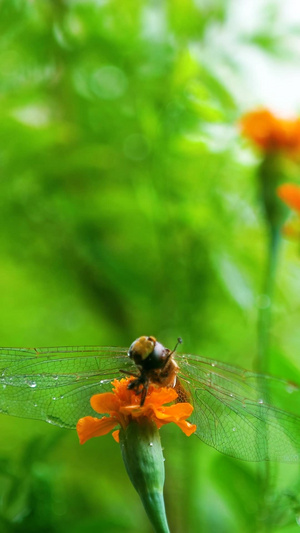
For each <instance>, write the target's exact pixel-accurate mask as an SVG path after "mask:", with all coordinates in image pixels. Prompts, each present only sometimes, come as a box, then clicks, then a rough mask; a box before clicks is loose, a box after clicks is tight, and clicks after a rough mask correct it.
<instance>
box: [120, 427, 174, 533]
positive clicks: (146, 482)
mask: <svg viewBox="0 0 300 533" xmlns="http://www.w3.org/2000/svg"><path fill="white" fill-rule="evenodd" d="M120 446H121V452H122V457H123V461H124V464H125V467H126V470H127V473H128V475H129V478H130V481H131V482H132V484H133V486H134V488H135V489H136V491H137V492H138V494H139V496H140V498H141V500H142V503H143V505H144V508H145V511H146V513H147V515H148V517H149V519H150V521H151V523H152V525H153V527H154V529H155V531H156V533H170V530H169V526H168V522H167V517H166V511H165V503H164V497H163V486H164V481H165V467H164V458H163V453H162V448H161V442H160V436H159V432H158V429H157V427H156V425H155V424H154V422H152V421H151V420H149V419H147V418H145V419H144V420H143V421H141V419H140V421H139V423H137V422H135V421H132V422H130V424H129V425H128V426H127V427H126V429H125V430H124V429H121V430H120Z"/></svg>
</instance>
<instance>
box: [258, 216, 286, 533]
mask: <svg viewBox="0 0 300 533" xmlns="http://www.w3.org/2000/svg"><path fill="white" fill-rule="evenodd" d="M268 237H269V243H268V257H267V265H266V270H265V279H264V285H263V287H264V288H263V294H262V302H261V306H260V311H259V315H258V353H257V364H256V367H257V371H258V373H259V374H262V373H267V372H268V370H269V352H270V330H271V322H272V303H273V295H274V286H275V277H276V270H277V260H278V252H279V245H280V226H272V225H269V235H268ZM260 393H261V396H262V397H263V398H264V400H265V401H268V391H267V390H261V391H260ZM265 431H266V432H267V431H268V430H267V428H265ZM266 446H267V445H266ZM270 476H271V471H270V463H269V462H268V461H267V462H265V463H263V464H261V465H259V467H258V482H259V507H260V513H259V516H260V526H261V530H262V531H265V532H268V531H270V526H269V523H268V511H267V508H268V498H269V495H270ZM266 511H267V512H266Z"/></svg>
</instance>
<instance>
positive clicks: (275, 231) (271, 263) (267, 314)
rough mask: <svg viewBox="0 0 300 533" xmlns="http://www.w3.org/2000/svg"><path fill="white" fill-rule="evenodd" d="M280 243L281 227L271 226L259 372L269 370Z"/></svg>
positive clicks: (261, 318)
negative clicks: (273, 304)
mask: <svg viewBox="0 0 300 533" xmlns="http://www.w3.org/2000/svg"><path fill="white" fill-rule="evenodd" d="M279 244H280V227H270V229H269V245H268V258H267V266H266V271H265V279H264V284H263V293H262V295H261V298H262V301H261V305H260V308H259V315H258V347H257V363H256V369H257V371H258V372H259V373H262V374H263V373H265V372H268V369H269V346H270V329H271V321H272V303H273V293H274V285H275V277H276V267H277V259H278V251H279Z"/></svg>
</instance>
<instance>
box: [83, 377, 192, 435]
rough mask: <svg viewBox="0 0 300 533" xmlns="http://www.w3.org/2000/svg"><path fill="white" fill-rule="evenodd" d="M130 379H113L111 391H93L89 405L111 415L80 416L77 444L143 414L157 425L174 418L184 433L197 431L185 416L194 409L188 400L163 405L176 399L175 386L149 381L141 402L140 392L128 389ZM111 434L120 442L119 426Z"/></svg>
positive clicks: (143, 417) (139, 419) (98, 411)
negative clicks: (98, 392) (154, 383)
mask: <svg viewBox="0 0 300 533" xmlns="http://www.w3.org/2000/svg"><path fill="white" fill-rule="evenodd" d="M130 381H131V379H130V378H124V379H121V380H118V379H115V380H114V381H112V385H113V392H105V393H103V394H95V395H94V396H92V397H91V400H90V401H91V406H92V408H93V409H94V410H95V411H96V412H97V413H99V414H104V413H109V415H110V416H109V417H103V418H100V419H99V418H94V417H92V416H86V417H84V418H81V419H80V420H79V421H78V423H77V426H76V429H77V433H78V436H79V440H80V444H84V443H85V442H86V441H87V440H89V439H91V438H92V437H100V436H101V435H106V433H109V432H110V431H111V430H112V429H114V428H115V427H116V426H117V425H120V426H121V427H122V428H123V429H125V428H126V426H127V425H128V424H129V423H130V422H131V421H132V420H135V421H136V422H139V421H142V420H145V418H148V419H150V420H152V421H153V422H154V423H155V424H156V426H157V427H158V428H160V427H161V426H163V425H164V424H169V423H170V422H175V424H177V426H179V427H180V429H181V430H182V431H183V432H184V433H185V434H186V435H187V436H190V435H191V434H192V433H194V431H196V426H195V424H190V422H187V420H186V418H188V417H189V416H190V415H191V413H192V411H193V406H192V405H191V404H189V403H177V404H173V405H168V406H165V405H164V404H166V403H170V402H174V400H176V398H177V392H176V391H175V390H174V389H172V388H167V387H157V386H155V385H153V384H151V385H150V386H149V389H148V393H147V396H146V400H145V403H144V405H142V406H141V405H140V404H141V398H140V396H139V395H137V394H136V393H135V391H133V390H129V389H128V383H130ZM113 437H114V439H115V440H116V441H117V442H119V430H117V431H114V432H113Z"/></svg>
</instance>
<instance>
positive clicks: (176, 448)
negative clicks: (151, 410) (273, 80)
mask: <svg viewBox="0 0 300 533" xmlns="http://www.w3.org/2000/svg"><path fill="white" fill-rule="evenodd" d="M262 3H263V4H264V7H265V12H264V15H265V18H264V19H262V18H260V23H257V26H256V28H254V29H253V32H252V33H251V32H250V33H251V34H250V33H248V34H244V35H243V34H239V32H238V29H237V28H235V27H234V25H233V24H232V22H231V23H230V20H231V19H232V11H233V10H234V9H238V6H237V4H236V2H234V1H230V2H226V1H225V0H224V1H222V0H212V1H210V2H209V1H198V2H197V1H193V0H189V1H186V2H183V1H180V0H176V1H174V0H172V1H166V2H158V1H157V2H156V1H154V0H153V1H146V0H145V1H142V0H141V1H132V0H124V1H123V2H118V1H116V0H115V1H114V0H111V1H109V0H108V1H105V0H103V1H96V0H94V1H75V0H73V1H70V2H67V1H62V0H53V1H48V2H38V1H34V0H32V1H31V2H27V1H25V0H1V1H0V46H1V54H0V68H1V79H0V95H1V106H0V139H1V143H0V206H1V207H0V209H1V225H0V250H1V261H0V291H1V303H2V305H1V310H0V332H1V345H3V346H5V345H8V346H16V345H17V346H28V345H30V346H32V345H36V346H38V345H40V346H42V345H44V346H45V345H46V346H47V345H60V344H62V345H73V344H74V345H76V344H93V343H94V344H103V345H105V344H108V345H112V344H114V345H123V346H128V345H129V344H130V343H131V342H132V340H134V339H135V338H136V337H138V336H139V335H141V334H153V335H155V336H156V337H157V338H159V339H160V340H161V341H162V342H163V343H164V344H165V345H167V346H170V347H172V346H173V345H174V343H175V340H176V338H177V337H178V336H179V335H180V336H182V337H183V339H184V348H183V349H184V351H188V352H194V353H197V352H198V353H203V354H204V355H206V356H208V357H214V358H217V359H221V360H223V361H228V362H230V363H237V364H240V365H242V366H245V367H248V368H251V366H252V364H253V361H254V360H255V356H256V327H257V313H258V309H259V307H260V305H263V298H261V287H262V280H263V278H264V268H265V260H266V253H267V252H266V235H265V226H264V219H263V212H262V210H261V206H260V201H259V193H258V187H257V185H256V180H255V172H256V168H257V163H258V158H257V157H256V156H255V155H253V154H252V152H251V150H249V148H248V147H247V146H246V145H245V143H244V142H243V141H241V140H240V139H239V135H238V132H237V127H236V123H237V120H238V118H239V116H240V114H241V112H242V111H243V109H242V104H241V100H242V99H239V98H238V96H237V95H238V93H239V91H240V92H242V91H243V90H244V87H245V79H244V78H243V69H244V71H245V70H246V66H245V65H243V69H241V68H240V65H239V63H238V58H237V57H236V56H235V54H230V53H228V50H230V49H228V48H227V49H226V46H224V48H223V47H222V41H220V43H219V41H218V35H220V36H221V35H222V34H224V33H225V34H226V32H227V35H230V37H231V38H232V39H233V40H234V42H235V44H234V46H235V47H236V48H235V49H236V50H237V51H239V46H240V47H242V46H244V45H245V43H248V44H247V45H248V47H249V49H251V47H252V50H254V49H258V48H259V49H260V53H265V54H268V53H270V54H271V55H272V57H274V56H276V55H280V56H281V57H286V56H285V54H284V53H283V51H284V50H285V46H286V42H285V36H284V35H282V34H281V35H280V37H278V39H277V37H276V36H277V33H276V27H277V26H276V23H278V20H280V18H279V15H280V13H279V8H278V5H277V4H278V3H276V2H275V1H274V2H273V3H272V2H262ZM272 4H273V9H272ZM233 19H234V17H233ZM263 22H264V23H265V26H263ZM269 23H270V24H271V25H270V26H268V24H269ZM230 24H231V25H230ZM267 28H269V30H268V29H267ZM296 30H297V28H294V33H295V32H296ZM234 31H236V33H235V34H234ZM220 65H221V66H222V68H220ZM244 100H245V99H244ZM249 102H251V99H250V98H249ZM297 252H298V251H297V250H296V247H295V246H294V245H292V244H289V243H284V244H283V246H282V249H281V258H280V265H279V273H278V280H277V287H276V295H275V309H274V316H273V329H272V337H271V358H270V360H271V369H270V370H271V371H272V372H273V373H275V374H276V375H279V376H282V377H287V378H291V379H293V380H294V381H297V379H298V381H300V376H299V361H298V353H299V347H300V339H299V336H298V335H297V333H298V324H299V300H298V294H299V288H300V282H299V279H300V278H299V259H298V255H297ZM297 367H298V370H297ZM1 428H2V431H1V435H2V437H1V441H0V478H1V488H0V527H1V531H4V532H6V531H7V532H8V533H11V532H15V531H16V532H20V533H21V532H25V531H26V532H28V531H30V532H35V531H43V532H49V533H50V532H54V531H55V532H56V531H57V532H59V531H64V532H68V531H72V533H82V532H83V531H84V532H89V531H90V532H94V531H105V532H112V533H113V532H122V531H124V532H125V531H128V532H129V531H130V532H139V533H140V532H145V533H146V532H148V531H151V529H150V526H149V525H148V522H147V518H146V516H145V514H144V511H143V509H142V508H141V504H140V502H139V501H138V497H137V495H136V494H135V492H134V489H133V488H132V487H131V486H130V483H129V480H128V479H127V477H126V474H125V472H124V466H123V464H122V462H121V458H120V453H119V450H118V446H117V445H116V444H115V443H114V442H113V441H112V438H111V436H107V437H103V438H101V439H94V441H91V442H88V443H87V444H86V445H85V446H83V447H80V446H79V445H78V441H77V436H76V435H75V434H74V433H72V432H70V433H69V432H67V431H64V430H57V429H56V428H53V427H50V426H48V425H46V424H42V423H38V422H34V421H27V420H17V419H10V418H8V417H5V416H1ZM161 433H162V440H163V446H164V448H165V452H164V453H165V456H166V459H167V460H166V470H167V479H166V502H167V511H168V516H169V520H170V526H171V530H172V532H173V533H183V532H185V533H186V532H188V533H195V532H196V531H200V530H201V531H203V532H211V531H218V533H223V532H224V533H227V532H228V533H229V532H230V533H232V532H235V531H236V532H239V531H249V532H251V531H258V530H259V527H260V524H257V517H258V516H261V515H259V508H260V505H261V502H260V501H258V496H257V479H256V467H255V465H251V464H246V463H241V462H238V461H234V460H233V459H230V458H227V457H223V456H221V455H220V454H218V453H217V452H215V451H214V450H212V449H209V448H208V447H206V446H205V445H203V444H202V443H201V442H200V441H198V440H197V439H196V438H193V437H191V438H190V439H187V438H186V437H185V436H183V435H181V434H179V432H178V431H176V428H175V429H173V428H164V429H163V430H162V432H161ZM297 474H298V472H297V468H296V467H295V466H284V467H278V468H277V472H276V476H275V474H274V484H276V485H275V486H276V491H275V496H274V498H275V501H274V502H273V503H272V502H271V503H270V509H271V512H269V514H268V513H267V514H266V515H265V517H264V519H265V522H266V523H267V524H268V523H270V524H272V527H273V528H274V529H276V530H278V531H279V530H280V531H281V530H282V531H283V529H282V528H283V527H284V531H285V532H290V533H292V532H293V531H296V530H298V526H297V523H296V520H298V523H299V522H300V518H299V517H300V502H299V498H298V496H297V487H296V486H295V484H296V481H297ZM276 498H277V499H276ZM274 509H276V513H275V512H274ZM287 524H289V526H288V527H286V525H287Z"/></svg>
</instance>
